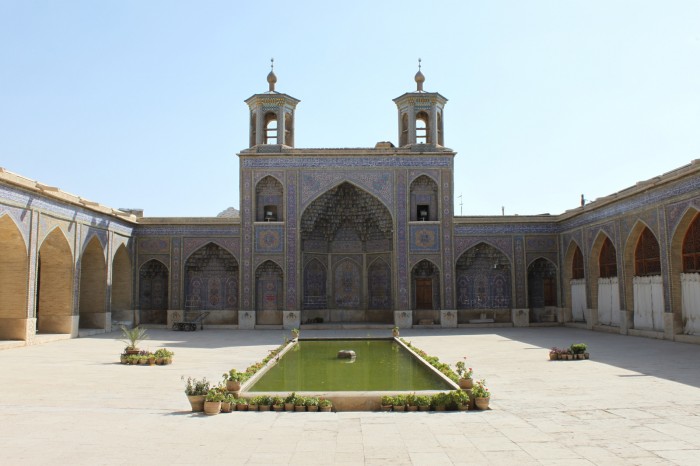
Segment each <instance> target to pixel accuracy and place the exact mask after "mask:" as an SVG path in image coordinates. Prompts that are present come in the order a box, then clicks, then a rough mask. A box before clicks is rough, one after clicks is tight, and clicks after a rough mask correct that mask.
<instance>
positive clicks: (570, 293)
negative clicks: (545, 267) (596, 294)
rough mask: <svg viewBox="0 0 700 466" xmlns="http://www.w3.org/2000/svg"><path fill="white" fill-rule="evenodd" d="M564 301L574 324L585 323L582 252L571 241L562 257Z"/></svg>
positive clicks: (585, 306)
mask: <svg viewBox="0 0 700 466" xmlns="http://www.w3.org/2000/svg"><path fill="white" fill-rule="evenodd" d="M564 301H565V302H566V303H567V304H569V306H571V317H572V319H573V321H574V322H586V312H587V311H586V309H587V299H586V278H585V267H584V262H583V252H581V248H580V247H579V245H578V244H577V243H576V242H575V241H572V242H571V243H570V244H569V247H568V248H567V251H566V255H565V256H564Z"/></svg>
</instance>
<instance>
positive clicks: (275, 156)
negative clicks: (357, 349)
mask: <svg viewBox="0 0 700 466" xmlns="http://www.w3.org/2000/svg"><path fill="white" fill-rule="evenodd" d="M267 81H268V85H269V88H268V91H266V92H261V93H258V94H254V95H253V96H251V97H250V98H248V99H247V100H246V101H245V103H246V104H247V105H248V108H249V112H250V126H249V129H248V130H249V136H250V143H249V147H248V148H246V149H243V150H241V151H240V152H239V153H238V154H237V155H238V158H239V163H240V179H239V189H240V199H241V204H240V215H239V216H237V217H235V218H230V217H214V218H210V217H196V218H149V217H145V216H143V212H142V211H138V210H127V209H114V208H110V207H106V206H103V205H101V204H99V203H96V202H93V201H89V200H86V199H83V198H81V197H77V196H74V195H72V194H68V193H66V192H63V191H61V190H60V189H58V188H56V187H52V186H48V185H45V184H42V183H41V182H38V181H33V180H31V179H28V178H25V177H23V176H20V175H17V174H14V173H11V172H8V171H6V170H4V169H2V168H0V340H18V341H20V342H24V343H25V344H32V343H34V342H37V341H41V339H42V336H45V337H43V338H49V337H50V336H62V337H65V338H69V337H77V336H78V335H83V334H91V333H99V332H108V331H111V329H112V328H113V325H115V324H116V323H129V324H142V325H148V326H153V327H158V326H161V327H166V326H168V327H170V326H171V325H172V323H173V322H177V321H181V320H182V319H183V318H185V316H186V313H188V312H201V311H206V312H208V315H207V317H206V320H205V321H204V324H205V325H206V326H210V327H219V328H240V329H257V328H261V329H265V328H293V327H299V326H301V327H302V328H304V326H309V327H310V326H316V327H319V326H334V327H350V326H352V327H363V326H377V325H386V326H394V325H396V326H398V327H401V328H411V327H419V328H433V327H442V328H450V327H453V328H454V327H483V326H492V327H498V326H501V327H505V326H516V327H527V326H535V325H537V326H543V325H569V326H580V327H582V328H588V329H591V330H598V331H607V332H614V333H619V334H623V335H640V336H647V337H652V338H660V339H668V340H675V341H686V342H693V343H700V160H695V161H693V162H691V163H690V164H688V165H685V166H683V167H680V168H678V169H676V170H673V171H671V172H668V173H665V174H663V175H660V176H657V177H655V178H653V179H650V180H647V181H642V182H639V183H637V184H636V185H634V186H631V187H629V188H627V189H624V190H622V191H620V192H617V193H614V194H611V195H609V196H607V197H604V198H600V199H597V200H595V201H593V202H590V203H586V204H582V205H581V206H578V207H576V208H574V209H571V210H568V211H566V212H564V213H562V214H560V215H539V216H492V217H488V216H479V217H475V216H455V213H454V212H453V205H454V157H455V156H456V152H454V151H453V150H452V149H449V148H447V147H445V146H444V131H443V122H444V118H445V117H446V115H445V107H446V104H447V99H446V98H445V97H443V96H442V95H441V94H440V93H438V92H428V91H425V90H424V89H423V85H424V81H425V77H424V76H423V74H422V73H421V71H420V70H419V71H418V73H417V74H416V76H415V81H416V89H415V90H414V91H412V92H406V93H404V94H402V95H401V96H399V97H397V98H395V99H394V102H395V103H396V107H397V120H396V121H397V130H398V134H397V136H398V137H397V141H398V144H397V145H394V144H392V143H391V142H378V143H377V144H376V146H375V147H371V148H359V149H358V148H336V149H325V148H324V149H321V148H317V149H313V148H311V149H303V148H296V147H295V145H294V133H295V112H296V108H297V105H298V104H299V103H300V101H299V100H297V99H295V98H294V97H292V96H290V95H287V94H285V93H281V92H278V91H276V90H275V86H276V81H277V78H276V76H275V74H274V72H272V71H271V72H270V74H269V75H268V77H267Z"/></svg>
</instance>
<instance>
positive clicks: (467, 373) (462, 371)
mask: <svg viewBox="0 0 700 466" xmlns="http://www.w3.org/2000/svg"><path fill="white" fill-rule="evenodd" d="M466 359H467V358H466V357H465V358H464V360H465V361H466ZM455 368H456V370H455V372H456V373H457V376H459V381H458V383H459V388H461V389H462V390H466V389H469V388H472V386H473V385H474V382H473V381H472V374H474V371H473V370H472V368H471V367H467V364H466V363H465V362H464V361H457V363H456V364H455Z"/></svg>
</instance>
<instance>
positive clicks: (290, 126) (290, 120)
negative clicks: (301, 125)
mask: <svg viewBox="0 0 700 466" xmlns="http://www.w3.org/2000/svg"><path fill="white" fill-rule="evenodd" d="M284 145H286V146H289V147H294V115H293V114H292V113H290V112H286V113H285V114H284Z"/></svg>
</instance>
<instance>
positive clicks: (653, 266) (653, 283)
mask: <svg viewBox="0 0 700 466" xmlns="http://www.w3.org/2000/svg"><path fill="white" fill-rule="evenodd" d="M624 265H625V297H626V305H627V310H628V311H633V328H637V329H644V330H656V331H661V330H663V312H664V296H663V294H664V293H663V282H662V279H661V256H660V248H659V242H658V240H657V239H656V236H655V235H654V233H653V232H652V231H651V229H650V228H649V227H648V226H647V225H646V224H645V223H644V222H642V221H641V220H639V221H637V223H636V224H635V226H634V227H633V228H632V231H631V232H630V234H629V236H628V237H627V244H626V245H625V261H624Z"/></svg>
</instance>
